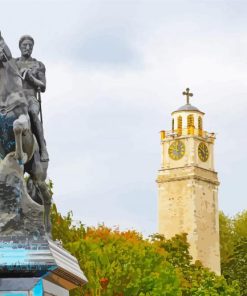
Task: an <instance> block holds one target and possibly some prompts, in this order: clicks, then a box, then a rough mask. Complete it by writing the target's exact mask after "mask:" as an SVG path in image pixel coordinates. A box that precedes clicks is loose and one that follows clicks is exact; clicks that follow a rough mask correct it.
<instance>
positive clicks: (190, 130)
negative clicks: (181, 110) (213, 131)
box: [187, 114, 195, 135]
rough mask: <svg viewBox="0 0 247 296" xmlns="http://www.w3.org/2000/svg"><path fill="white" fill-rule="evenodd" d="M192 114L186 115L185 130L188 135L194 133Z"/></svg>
mask: <svg viewBox="0 0 247 296" xmlns="http://www.w3.org/2000/svg"><path fill="white" fill-rule="evenodd" d="M194 128H195V126H194V116H193V115H192V114H190V115H188V116H187V131H188V135H193V134H194Z"/></svg>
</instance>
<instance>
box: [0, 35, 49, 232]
mask: <svg viewBox="0 0 247 296" xmlns="http://www.w3.org/2000/svg"><path fill="white" fill-rule="evenodd" d="M13 152H14V153H13ZM9 155H14V156H13V157H14V158H15V160H16V161H17V162H18V164H19V166H21V167H23V173H28V174H29V177H28V180H27V190H28V193H29V195H30V196H31V198H32V199H33V200H34V201H35V202H37V203H39V204H43V206H44V213H45V214H44V216H45V217H44V225H45V230H46V232H47V233H48V234H50V232H51V223H50V207H51V194H50V191H49V189H48V186H47V185H46V182H45V180H46V176H47V169H48V162H41V161H40V152H39V146H38V143H37V140H36V138H35V135H34V134H33V132H32V126H31V122H30V117H29V114H28V102H27V98H26V96H25V94H24V92H23V88H22V77H21V74H20V73H19V70H18V68H17V66H16V63H15V60H14V59H12V55H11V52H10V50H9V48H8V46H7V44H6V43H5V41H4V39H3V38H2V36H1V33H0V158H1V159H4V158H6V157H9Z"/></svg>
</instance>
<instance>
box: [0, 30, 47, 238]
mask: <svg viewBox="0 0 247 296" xmlns="http://www.w3.org/2000/svg"><path fill="white" fill-rule="evenodd" d="M33 46H34V40H33V38H32V37H31V36H29V35H24V36H23V37H21V38H20V41H19V48H20V50H21V57H20V58H13V57H12V54H11V51H10V49H9V47H8V45H7V44H6V42H5V41H4V39H3V37H2V36H1V33H0V159H1V163H0V216H1V218H0V232H1V233H7V234H9V233H11V231H12V229H18V227H19V232H20V233H21V232H22V231H25V229H30V228H32V233H35V231H36V232H38V233H42V231H41V230H40V229H41V228H42V227H43V226H44V233H46V234H48V235H50V232H51V223H50V208H51V194H50V190H49V187H48V186H47V184H46V182H45V180H46V177H47V169H48V164H49V156H48V152H47V148H46V141H45V139H44V132H43V124H42V110H41V94H40V93H41V92H44V91H45V88H46V79H45V66H44V65H43V63H41V62H39V61H37V60H36V59H34V58H32V57H31V54H32V50H33ZM24 174H25V178H24ZM10 188H12V189H13V190H12V189H11V190H12V191H11V190H10ZM9 190H10V191H11V192H12V193H8V192H10V191H9ZM7 193H8V194H9V197H8V194H7ZM20 196H22V199H21V198H20ZM23 196H25V198H24V197H23ZM20 200H22V201H20ZM41 207H42V211H43V214H42V215H41V216H42V219H43V221H42V222H43V226H42V225H38V224H36V225H35V223H32V217H33V220H35V219H36V220H37V221H40V220H39V219H40V218H38V217H40V209H41ZM9 209H12V210H11V211H10V210H9ZM10 212H11V213H12V214H10ZM35 213H37V215H36V216H35ZM11 215H12V216H11ZM22 217H24V218H25V219H26V220H25V219H24V218H23V219H22ZM23 221H24V222H23ZM37 223H38V222H37ZM30 224H33V225H30ZM21 225H22V226H21ZM17 226H18V227H17ZM37 229H39V230H37Z"/></svg>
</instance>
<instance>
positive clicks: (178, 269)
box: [52, 206, 240, 296]
mask: <svg viewBox="0 0 247 296" xmlns="http://www.w3.org/2000/svg"><path fill="white" fill-rule="evenodd" d="M52 221H53V238H54V239H59V240H61V241H62V244H63V246H64V247H65V248H66V249H68V250H69V251H70V252H71V253H72V254H73V255H74V256H76V257H77V259H78V261H79V264H80V266H81V268H82V270H83V271H84V273H85V274H86V276H87V278H88V280H89V283H88V284H87V285H86V286H85V287H82V288H81V289H77V290H75V291H73V292H72V293H71V295H72V296H79V295H84V296H96V295H102V296H103V295H105V296H135V295H136V296H162V295H164V296H176V295H177V296H187V295H188V296H191V295H192V296H193V295H196V296H197V295H200V296H202V295H212V296H214V295H223V296H240V294H239V292H238V286H237V283H236V282H234V281H232V282H231V284H227V282H226V280H225V279H224V278H223V277H219V276H216V275H215V274H214V273H212V272H210V271H209V270H207V269H205V268H203V267H202V265H201V264H200V262H196V263H195V264H192V263H191V256H190V254H189V244H188V242H187V239H186V235H185V234H184V235H177V236H175V237H174V238H172V239H170V240H167V239H165V237H164V236H162V235H158V234H155V235H153V236H151V237H150V239H144V238H143V237H142V235H141V234H139V233H137V232H135V231H119V230H118V229H110V228H108V227H105V226H104V225H100V226H98V227H87V228H86V227H85V226H84V225H83V224H81V223H79V224H78V225H77V226H75V225H73V221H72V213H71V212H70V213H68V214H67V216H65V217H63V216H61V214H59V213H58V212H57V209H56V207H55V206H54V207H53V212H52ZM104 285H106V286H107V288H106V289H105V288H104Z"/></svg>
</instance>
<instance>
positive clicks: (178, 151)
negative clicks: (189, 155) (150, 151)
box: [168, 141, 185, 160]
mask: <svg viewBox="0 0 247 296" xmlns="http://www.w3.org/2000/svg"><path fill="white" fill-rule="evenodd" d="M168 153H169V156H170V158H171V159H173V160H179V159H181V158H182V157H183V156H184V153H185V146H184V143H183V142H182V141H175V142H173V143H172V144H171V145H170V146H169V149H168Z"/></svg>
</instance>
